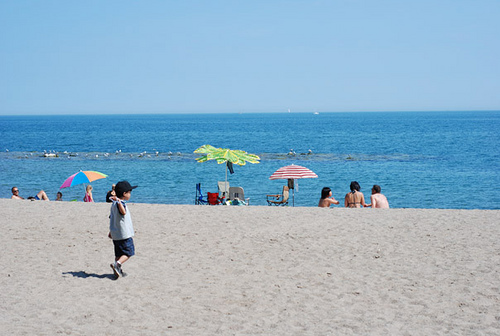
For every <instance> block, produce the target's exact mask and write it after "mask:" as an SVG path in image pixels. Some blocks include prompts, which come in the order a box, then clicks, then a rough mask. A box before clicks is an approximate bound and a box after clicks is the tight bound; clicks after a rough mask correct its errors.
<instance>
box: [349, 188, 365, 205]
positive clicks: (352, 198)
mask: <svg viewBox="0 0 500 336" xmlns="http://www.w3.org/2000/svg"><path fill="white" fill-rule="evenodd" d="M362 206H365V196H364V195H363V193H362V192H360V191H356V192H350V193H347V194H346V195H345V207H346V208H361V207H362Z"/></svg>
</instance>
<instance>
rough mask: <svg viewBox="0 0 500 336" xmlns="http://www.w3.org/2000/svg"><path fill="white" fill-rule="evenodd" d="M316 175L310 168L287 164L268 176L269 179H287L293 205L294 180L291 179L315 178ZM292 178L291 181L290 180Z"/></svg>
mask: <svg viewBox="0 0 500 336" xmlns="http://www.w3.org/2000/svg"><path fill="white" fill-rule="evenodd" d="M316 177H318V175H316V174H315V173H314V172H313V171H312V170H310V169H309V168H306V167H302V166H297V165H294V164H292V165H289V166H285V167H281V168H280V169H278V170H277V171H275V172H274V173H273V175H271V177H269V179H270V180H280V179H284V180H288V186H290V185H291V187H290V188H292V189H293V198H292V199H293V206H295V182H294V181H293V180H298V179H303V178H316ZM290 180H292V181H290Z"/></svg>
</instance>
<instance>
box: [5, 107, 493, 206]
mask: <svg viewBox="0 0 500 336" xmlns="http://www.w3.org/2000/svg"><path fill="white" fill-rule="evenodd" d="M499 130H500V112H498V111H495V112H401V113H399V112H391V113H379V112H377V113H375V112H373V113H320V114H313V113H262V114H252V113H244V114H197V115H195V114H186V115H100V116H81V115H80V116H76V115H74V116H69V115H68V116H1V117H0V140H1V141H0V197H1V198H8V197H10V196H11V192H10V189H11V187H12V186H17V187H19V189H20V191H21V192H20V194H21V196H24V197H27V196H30V195H33V194H35V193H36V192H37V191H38V190H40V189H44V190H45V191H46V192H47V194H48V195H49V197H51V198H55V194H56V193H57V191H58V190H59V187H60V186H61V184H62V183H63V182H64V180H65V179H66V178H67V177H68V176H70V175H72V174H73V173H75V172H77V171H79V170H95V171H100V172H103V173H105V174H107V175H108V178H107V179H103V180H98V181H95V182H93V183H92V185H93V187H94V198H95V199H96V201H101V202H102V201H104V198H105V195H106V192H107V191H108V189H109V188H110V186H111V184H112V183H116V182H117V181H119V180H122V179H127V180H129V181H130V182H131V183H132V184H137V185H139V188H137V189H135V190H134V192H133V195H132V201H134V202H139V203H166V204H193V203H194V197H195V185H196V183H201V184H202V189H203V192H205V193H206V192H207V191H210V192H216V191H217V181H223V180H224V179H225V165H218V164H217V163H216V162H213V161H209V162H205V163H198V162H197V161H196V160H195V158H196V157H198V155H196V154H194V153H193V151H194V150H195V149H196V148H198V147H200V146H201V145H204V144H211V145H213V146H215V147H223V148H231V149H242V150H244V151H247V152H249V153H253V154H257V155H259V156H260V157H261V163H260V164H247V165H245V166H241V167H240V166H236V167H235V173H234V174H233V175H229V176H228V181H229V183H230V185H231V186H241V187H243V188H244V190H245V197H249V198H250V205H266V194H270V193H271V194H275V193H279V192H280V191H281V189H282V186H283V185H284V184H286V181H283V180H269V176H270V175H271V174H272V173H273V172H274V171H276V170H277V169H278V168H280V167H282V166H286V165H290V164H296V165H301V166H305V167H307V168H309V169H311V170H312V171H314V172H315V173H316V174H317V175H318V178H316V179H304V180H300V181H298V189H296V190H295V197H294V202H295V206H316V205H317V202H318V199H319V197H320V192H321V189H322V188H323V187H324V186H328V187H330V188H332V190H333V196H334V197H335V198H337V199H338V200H340V201H341V202H343V198H344V195H345V194H346V193H347V192H348V191H349V184H350V182H351V181H353V180H356V181H358V182H359V183H360V185H361V188H362V190H361V191H362V192H364V193H365V197H366V198H367V199H369V195H370V190H371V187H372V185H374V184H379V185H380V186H381V187H382V193H384V194H385V195H386V196H387V198H388V199H389V202H390V204H391V206H392V207H395V208H453V209H500V195H499V191H500V189H499V187H498V186H499V184H500V174H499V172H500V149H499V148H500V132H499ZM291 149H293V151H294V152H295V153H296V154H295V155H288V154H287V153H289V152H290V150H291ZM309 150H311V152H312V154H310V155H307V153H308V151H309ZM44 152H50V153H56V154H57V157H44V156H43V154H44ZM61 191H62V192H63V194H64V199H65V200H70V199H78V200H81V199H82V198H83V194H84V191H83V186H74V187H70V188H65V189H62V190H61Z"/></svg>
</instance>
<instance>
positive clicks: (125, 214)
mask: <svg viewBox="0 0 500 336" xmlns="http://www.w3.org/2000/svg"><path fill="white" fill-rule="evenodd" d="M135 188H137V186H133V187H132V186H131V185H130V183H128V182H127V181H120V182H118V183H117V184H116V187H115V192H116V196H113V197H111V198H110V199H111V200H112V201H113V204H112V205H111V213H110V215H109V235H108V237H109V238H111V239H113V245H114V246H115V262H114V263H112V264H111V265H110V266H111V268H112V269H113V273H114V274H115V276H116V278H117V279H118V278H119V277H120V276H123V272H122V265H123V263H124V262H126V261H127V260H128V259H129V258H130V257H132V256H133V255H134V254H135V248H134V240H133V239H132V237H133V236H134V226H133V224H132V217H131V216H130V210H129V209H128V208H127V206H126V204H125V201H128V200H130V195H131V193H132V189H135Z"/></svg>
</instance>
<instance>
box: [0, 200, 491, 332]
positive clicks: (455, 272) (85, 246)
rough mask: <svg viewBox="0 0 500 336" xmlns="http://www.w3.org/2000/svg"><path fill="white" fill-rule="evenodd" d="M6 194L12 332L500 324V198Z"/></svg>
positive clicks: (4, 310)
mask: <svg viewBox="0 0 500 336" xmlns="http://www.w3.org/2000/svg"><path fill="white" fill-rule="evenodd" d="M129 207H130V211H131V214H132V218H133V221H134V226H135V230H136V236H135V237H134V240H135V245H136V253H137V254H136V256H134V257H133V258H131V259H130V261H128V262H127V263H126V264H125V265H124V271H125V272H126V273H127V276H126V277H124V278H120V279H118V280H114V277H113V275H112V270H111V268H110V267H109V264H110V263H111V262H112V260H113V258H114V256H113V248H112V242H111V241H110V239H109V238H108V237H107V233H108V225H109V222H108V215H109V205H108V204H104V203H95V204H89V203H81V202H79V203H73V202H42V201H36V202H31V201H14V200H9V199H1V200H0V209H1V210H0V218H1V221H0V222H1V225H0V230H1V232H2V252H1V254H0V266H1V272H0V330H2V334H4V335H56V334H57V335H60V334H62V335H122V334H130V335H499V334H500V281H499V280H500V244H499V241H500V211H485V210H420V209H390V210H383V209H344V208H334V209H322V208H292V207H287V208H276V207H273V208H271V207H264V206H255V207H252V206H250V207H229V206H215V207H210V206H194V205H154V204H134V203H130V204H129Z"/></svg>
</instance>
